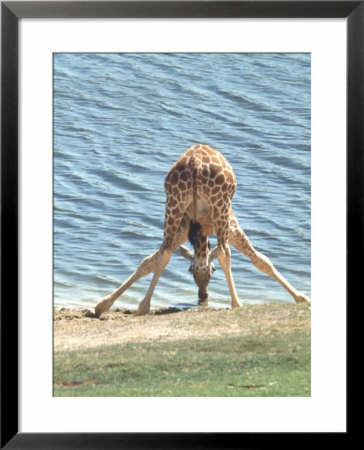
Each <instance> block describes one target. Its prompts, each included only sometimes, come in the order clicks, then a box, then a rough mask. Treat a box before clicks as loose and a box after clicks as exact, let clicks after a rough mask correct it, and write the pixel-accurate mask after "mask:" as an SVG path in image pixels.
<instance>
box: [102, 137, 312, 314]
mask: <svg viewBox="0 0 364 450" xmlns="http://www.w3.org/2000/svg"><path fill="white" fill-rule="evenodd" d="M164 188H165V191H166V194H167V199H166V211H165V220H164V239H163V243H162V245H161V247H160V248H159V250H157V251H156V252H155V253H153V254H152V255H150V256H148V257H147V258H145V259H144V260H143V261H142V262H141V263H140V265H139V267H138V268H137V270H136V271H135V272H134V273H133V274H132V275H131V276H130V277H129V278H128V279H127V280H126V281H125V282H124V283H123V284H122V285H121V286H120V287H119V288H118V289H116V291H114V292H113V293H112V294H110V295H108V296H107V297H105V298H104V299H102V300H101V301H100V302H99V303H98V304H97V305H96V308H95V314H96V316H97V317H99V316H100V315H101V314H102V313H103V312H104V311H105V310H107V309H109V308H110V307H111V305H112V304H113V303H114V302H115V300H116V299H117V298H118V297H119V296H120V295H121V294H122V293H123V292H124V291H125V290H126V289H128V288H129V287H130V286H131V285H132V284H133V283H134V282H135V281H137V280H138V279H140V278H142V277H144V276H145V275H147V274H149V273H151V272H153V271H154V276H153V278H152V281H151V283H150V286H149V289H148V291H147V293H146V295H145V297H144V299H143V300H142V301H141V302H140V304H139V307H138V309H137V311H136V314H138V315H142V314H147V313H148V312H149V310H150V301H151V298H152V295H153V292H154V289H155V286H156V284H157V282H158V279H159V277H160V275H161V273H162V272H163V270H164V269H165V267H166V266H167V264H168V262H169V259H170V257H171V255H172V253H173V251H174V250H176V249H177V248H178V247H180V251H181V253H182V255H183V256H184V257H185V258H187V259H188V260H190V261H191V267H190V270H191V272H192V273H193V276H194V279H195V282H196V284H197V285H198V287H199V301H200V302H202V301H204V300H206V299H207V285H208V283H209V281H210V275H211V273H212V271H213V270H214V266H213V260H214V258H216V257H217V259H218V261H219V263H220V265H221V267H222V269H223V271H224V274H225V277H226V280H227V283H228V286H229V290H230V295H231V306H232V307H233V308H234V307H239V306H241V303H240V301H239V299H238V296H237V293H236V289H235V285H234V280H233V277H232V273H231V264H230V248H229V245H228V244H229V243H230V244H232V245H233V246H234V247H236V248H237V249H238V250H239V251H240V252H241V253H243V254H244V255H246V256H247V257H248V258H250V260H251V261H252V263H253V264H254V265H255V267H257V268H258V269H259V270H260V271H262V272H263V273H266V274H268V275H270V276H271V277H273V278H274V279H275V280H277V281H278V282H279V283H280V284H281V285H282V286H283V287H284V288H285V289H286V290H287V291H288V292H289V293H290V294H291V295H292V297H293V298H294V300H295V301H296V302H307V303H310V302H311V301H310V299H309V298H308V297H307V295H305V294H303V293H301V292H299V291H297V290H296V289H295V288H294V287H293V286H292V285H291V284H289V283H288V281H286V280H285V279H284V277H283V276H282V275H281V274H280V273H279V272H278V271H277V270H276V269H275V268H274V266H273V264H272V263H271V262H270V261H269V259H268V258H267V257H266V256H264V255H262V254H261V253H259V252H257V251H256V250H255V249H254V248H253V246H252V245H251V243H250V242H249V239H248V238H247V236H246V235H245V233H244V231H243V230H242V229H241V228H240V227H239V225H238V221H237V219H236V216H235V214H234V211H233V209H232V207H231V200H232V198H233V195H234V193H235V190H236V177H235V174H234V171H233V169H232V168H231V166H230V164H229V163H228V162H227V161H226V159H225V158H224V157H223V156H222V154H221V153H219V152H218V151H217V150H215V149H213V148H212V147H210V146H208V145H194V146H193V147H190V148H189V149H188V150H186V151H185V152H184V153H183V154H182V156H181V157H180V158H179V160H178V161H176V162H175V163H174V164H173V166H172V167H171V169H170V171H169V172H168V174H167V177H166V180H165V184H164ZM196 222H197V224H196ZM211 234H216V237H217V246H216V247H215V248H214V249H213V250H211V251H210V249H209V243H208V236H209V235H211ZM188 237H190V240H191V241H192V243H193V245H194V249H195V253H192V252H190V250H188V249H187V248H186V247H184V246H183V245H182V244H183V243H184V242H186V241H187V239H188Z"/></svg>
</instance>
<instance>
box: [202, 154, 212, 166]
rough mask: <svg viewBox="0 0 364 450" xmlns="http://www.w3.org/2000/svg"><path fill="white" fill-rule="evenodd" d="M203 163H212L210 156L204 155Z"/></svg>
mask: <svg viewBox="0 0 364 450" xmlns="http://www.w3.org/2000/svg"><path fill="white" fill-rule="evenodd" d="M202 162H203V163H205V164H209V163H210V157H209V156H208V155H204V156H203V157H202Z"/></svg>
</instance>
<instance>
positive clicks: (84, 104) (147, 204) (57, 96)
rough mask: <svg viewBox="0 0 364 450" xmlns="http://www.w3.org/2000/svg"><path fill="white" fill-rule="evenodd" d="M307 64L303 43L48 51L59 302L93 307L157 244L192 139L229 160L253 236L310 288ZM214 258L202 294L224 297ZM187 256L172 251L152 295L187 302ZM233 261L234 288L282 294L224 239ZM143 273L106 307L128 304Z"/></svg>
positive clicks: (193, 291)
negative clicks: (168, 180)
mask: <svg viewBox="0 0 364 450" xmlns="http://www.w3.org/2000/svg"><path fill="white" fill-rule="evenodd" d="M310 68H311V61H310V55H309V54H55V55H54V304H55V306H56V307H60V306H86V307H92V306H94V305H95V304H96V303H97V302H98V301H99V300H100V299H101V298H102V297H103V296H105V295H106V294H107V293H109V292H111V291H112V290H114V289H115V288H116V287H118V286H119V284H121V283H122V282H123V281H124V280H125V279H126V278H127V277H128V276H129V275H130V274H131V273H132V272H133V271H134V270H135V269H136V267H137V265H138V264H139V262H140V261H141V259H143V258H144V257H145V256H147V255H149V254H150V253H152V252H154V251H155V250H157V249H158V247H159V246H160V244H161V242H162V237H163V219H164V202H165V193H164V178H165V176H166V174H167V172H168V170H169V168H170V166H171V165H172V164H173V162H174V161H175V160H176V159H178V157H179V156H180V155H181V153H183V151H184V150H186V149H187V148H188V147H190V146H191V145H193V144H196V143H206V144H209V145H211V146H213V147H215V148H217V149H218V150H219V151H221V152H222V153H223V155H224V156H225V157H226V158H227V159H228V160H229V162H230V164H231V165H232V167H233V168H234V170H235V173H236V176H237V180H238V189H237V192H236V193H235V196H234V199H233V208H234V210H235V213H236V215H237V217H238V220H239V223H240V225H241V227H242V228H243V229H244V230H245V232H246V233H247V235H248V237H249V238H250V240H251V242H252V244H253V245H254V247H255V248H256V249H257V250H259V251H260V252H262V253H264V254H265V255H267V256H268V257H269V258H270V259H271V261H272V262H273V263H274V265H275V266H276V268H277V269H278V270H279V271H280V272H281V273H282V274H283V275H284V276H285V277H286V278H287V279H288V281H290V283H291V284H293V285H294V286H295V287H296V288H298V289H300V290H303V291H305V292H306V293H307V294H310V170H311V169H310V101H311V99H310V97H311V93H310V84H311V81H310V70H311V69H310ZM215 243H216V239H215V238H212V244H213V245H214V244H215ZM188 245H189V244H188ZM216 266H217V270H216V272H215V273H214V274H213V276H212V279H211V282H210V286H209V288H210V304H211V305H212V306H216V307H226V306H229V304H230V296H229V290H228V287H227V284H226V281H225V278H224V274H223V272H222V269H221V268H220V267H219V266H218V263H217V262H216ZM188 267H189V264H188V263H187V261H186V260H185V259H183V258H182V257H181V256H180V255H179V252H176V253H175V254H174V255H173V256H172V258H171V260H170V262H169V265H168V267H167V269H166V270H165V271H164V273H163V274H162V276H161V278H160V280H159V283H158V285H157V287H156V290H155V293H154V296H153V299H152V305H153V306H154V307H160V306H171V305H173V306H188V305H196V303H197V288H196V286H195V285H194V282H193V279H192V275H191V274H190V273H189V272H188ZM232 269H233V275H234V279H235V283H236V288H237V292H238V295H239V298H240V300H242V301H245V302H249V303H259V302H265V301H283V302H284V301H287V302H290V301H292V299H291V297H290V295H289V294H288V293H287V292H286V291H285V290H284V289H283V288H282V287H281V286H280V285H279V284H278V283H277V282H275V281H274V280H272V279H271V278H269V277H268V276H267V275H263V274H261V273H260V272H258V270H257V269H255V267H254V266H253V265H252V264H251V262H250V260H248V259H247V258H246V257H244V256H243V255H241V254H240V253H238V252H237V251H236V250H235V249H234V248H232ZM150 280H151V275H149V276H147V277H145V278H144V279H142V280H139V281H138V282H137V283H136V284H135V285H133V286H132V287H131V288H130V289H129V290H128V291H126V292H125V293H124V295H123V296H122V297H121V299H119V301H117V302H116V303H115V306H116V307H125V306H126V307H131V308H136V306H137V304H138V302H139V301H140V300H141V299H142V298H143V296H144V294H145V292H146V290H147V287H148V285H149V283H150Z"/></svg>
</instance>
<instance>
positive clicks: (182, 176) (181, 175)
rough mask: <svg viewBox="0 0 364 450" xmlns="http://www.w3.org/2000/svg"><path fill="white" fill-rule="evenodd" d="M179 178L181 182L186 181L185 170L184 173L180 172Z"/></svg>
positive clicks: (186, 174)
mask: <svg viewBox="0 0 364 450" xmlns="http://www.w3.org/2000/svg"><path fill="white" fill-rule="evenodd" d="M179 178H180V180H182V181H187V180H188V178H189V177H188V172H187V170H185V171H184V172H182V173H181V174H180V176H179Z"/></svg>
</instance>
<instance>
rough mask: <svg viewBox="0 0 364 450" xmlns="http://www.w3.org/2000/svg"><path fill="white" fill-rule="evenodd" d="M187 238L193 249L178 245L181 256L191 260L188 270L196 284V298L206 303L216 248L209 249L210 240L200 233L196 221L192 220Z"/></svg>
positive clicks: (213, 268)
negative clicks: (192, 250)
mask: <svg viewBox="0 0 364 450" xmlns="http://www.w3.org/2000/svg"><path fill="white" fill-rule="evenodd" d="M188 238H189V240H190V242H191V244H192V245H193V248H194V250H195V252H194V253H192V252H191V251H190V250H189V249H188V248H186V247H184V246H183V245H181V246H180V251H181V254H182V256H184V257H185V258H186V259H187V260H189V261H190V262H191V266H190V268H189V271H190V272H192V275H193V278H194V280H195V283H196V284H197V286H198V299H199V304H200V303H206V301H207V299H208V289H207V287H208V284H209V282H210V277H211V274H212V273H213V272H214V271H215V266H214V264H213V260H214V258H215V257H216V248H215V249H214V250H212V251H210V242H209V240H208V237H207V236H204V235H203V234H202V230H201V226H200V224H199V223H198V222H192V221H191V225H190V231H189V234H188Z"/></svg>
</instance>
